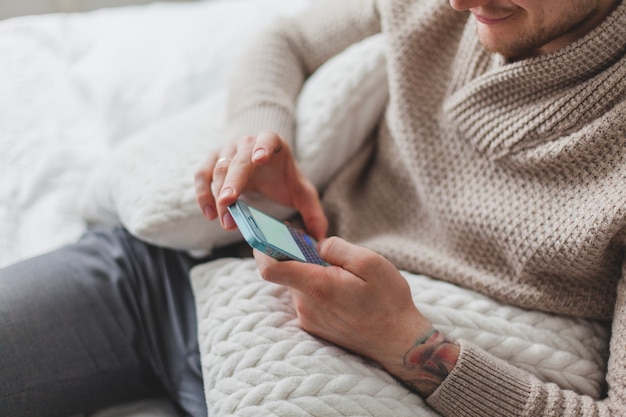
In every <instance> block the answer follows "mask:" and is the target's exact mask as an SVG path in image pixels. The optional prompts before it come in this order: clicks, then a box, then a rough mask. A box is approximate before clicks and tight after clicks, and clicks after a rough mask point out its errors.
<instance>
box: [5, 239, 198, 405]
mask: <svg viewBox="0 0 626 417" xmlns="http://www.w3.org/2000/svg"><path fill="white" fill-rule="evenodd" d="M206 260H208V259H195V258H192V257H190V256H188V255H187V254H186V253H183V252H177V251H173V250H168V249H164V248H159V247H155V246H152V245H149V244H146V243H145V242H142V241H139V240H137V239H135V238H134V237H132V236H131V235H130V234H129V233H128V232H126V231H125V230H123V229H110V230H109V229H100V230H90V231H89V232H87V233H86V234H85V235H84V236H83V237H82V238H81V239H80V241H79V242H77V243H76V244H73V245H70V246H67V247H64V248H61V249H59V250H56V251H54V252H51V253H49V254H46V255H43V256H39V257H35V258H32V259H29V260H27V261H23V262H20V263H17V264H15V265H12V266H9V267H7V268H4V269H1V270H0V416H11V417H22V416H24V417H26V416H37V417H45V416H67V415H71V414H75V413H82V412H89V411H92V410H95V409H99V408H102V407H106V406H110V405H113V404H117V403H120V402H124V401H130V400H135V399H139V398H144V397H150V396H163V395H166V396H168V397H169V398H170V399H171V400H172V403H173V404H174V405H175V407H176V408H177V409H178V410H179V412H180V414H181V415H184V416H194V417H196V416H206V415H207V409H206V402H205V398H204V390H203V385H202V375H201V371H200V359H199V353H198V340H197V334H196V329H197V323H196V314H195V305H194V299H193V294H192V291H191V287H190V283H189V270H190V268H191V267H192V266H193V265H195V264H197V263H199V262H203V261H206Z"/></svg>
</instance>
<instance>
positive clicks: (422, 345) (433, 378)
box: [403, 329, 460, 397]
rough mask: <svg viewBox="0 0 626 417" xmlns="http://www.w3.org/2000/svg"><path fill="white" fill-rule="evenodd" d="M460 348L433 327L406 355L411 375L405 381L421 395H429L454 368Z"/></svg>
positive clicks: (407, 366) (405, 359)
mask: <svg viewBox="0 0 626 417" xmlns="http://www.w3.org/2000/svg"><path fill="white" fill-rule="evenodd" d="M459 350H460V348H459V346H458V345H457V344H456V343H453V342H451V341H450V340H448V339H447V338H446V337H445V336H444V335H443V334H441V333H440V332H439V331H437V330H435V329H432V331H430V332H429V333H427V334H426V335H424V337H421V338H420V339H418V340H417V341H416V342H415V344H414V345H413V346H412V347H411V349H409V350H408V352H407V353H406V354H405V355H404V367H405V369H406V370H407V371H408V372H409V374H410V377H409V378H405V379H403V382H404V383H405V384H407V385H408V386H409V387H410V388H411V389H413V390H415V391H417V393H419V394H420V395H422V396H424V397H427V396H429V395H430V394H432V393H433V392H434V391H435V390H436V389H437V387H438V386H439V385H440V384H441V383H442V382H443V380H444V379H446V377H447V376H448V374H450V372H451V371H452V368H454V365H455V364H456V360H457V358H458V356H459Z"/></svg>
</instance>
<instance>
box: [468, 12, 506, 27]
mask: <svg viewBox="0 0 626 417" xmlns="http://www.w3.org/2000/svg"><path fill="white" fill-rule="evenodd" d="M511 16H513V14H508V15H505V16H487V15H480V14H476V13H474V17H475V18H476V20H478V21H479V22H480V23H482V24H484V25H496V24H498V23H502V22H504V21H505V20H508V19H510V18H511Z"/></svg>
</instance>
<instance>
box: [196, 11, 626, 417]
mask: <svg viewBox="0 0 626 417" xmlns="http://www.w3.org/2000/svg"><path fill="white" fill-rule="evenodd" d="M450 5H451V6H452V8H453V9H454V10H452V9H451V8H450V7H449V6H447V5H443V4H441V2H437V1H432V2H431V1H411V0H399V1H365V0H358V1H345V2H341V4H335V3H333V4H328V3H327V4H326V6H325V7H318V8H316V9H314V10H312V11H309V12H308V13H307V14H306V17H302V18H300V19H299V20H297V21H295V22H284V23H283V24H282V25H281V26H278V30H276V31H275V32H273V33H270V34H268V35H267V36H266V37H265V38H263V39H261V40H259V42H258V43H257V44H256V45H255V46H254V47H253V48H252V52H250V54H248V60H247V61H246V62H244V63H243V64H242V69H241V74H239V75H238V76H237V77H236V81H235V82H234V83H233V84H234V85H236V86H237V88H236V89H235V90H234V91H233V94H232V105H231V109H230V114H231V120H230V123H231V125H232V126H233V132H232V136H233V138H236V137H243V139H240V140H239V141H236V142H235V141H233V144H232V145H230V146H227V147H225V148H224V149H222V150H220V151H219V152H215V153H214V154H213V155H211V156H210V157H209V160H208V162H207V165H206V167H205V168H204V169H202V170H201V171H200V172H199V173H198V175H197V194H198V202H199V204H200V207H201V208H202V209H203V211H204V213H205V214H206V216H207V217H208V218H209V219H215V218H219V219H220V221H221V223H222V225H223V227H225V228H226V229H233V228H234V227H235V226H234V223H233V220H232V218H231V217H230V215H229V214H228V212H227V209H226V207H227V206H228V205H229V204H231V203H233V202H234V201H235V200H236V199H237V198H238V197H239V195H241V194H242V193H244V192H247V191H258V192H261V193H263V194H265V195H267V196H268V197H270V198H272V199H274V200H276V201H278V202H280V203H283V204H286V205H289V206H292V207H294V208H296V209H297V210H298V211H299V212H300V214H301V216H302V220H303V222H304V224H305V226H306V228H307V230H308V231H309V232H310V233H312V234H313V235H315V236H316V237H318V238H323V237H324V236H325V235H326V233H327V224H328V222H327V217H326V214H328V218H329V219H330V223H331V231H332V233H336V234H338V235H339V236H341V237H342V238H345V239H346V240H343V239H340V238H336V237H333V238H329V239H326V240H322V241H321V243H320V246H319V250H320V253H321V255H322V257H323V258H324V259H325V260H326V261H328V262H329V263H330V264H331V265H332V266H331V267H321V266H317V265H310V264H302V263H297V262H277V261H275V260H273V259H271V258H269V257H267V256H265V255H264V254H261V253H255V258H256V260H257V263H258V265H259V268H260V271H261V274H262V275H263V277H264V278H265V279H266V280H268V281H272V282H275V283H278V284H283V285H286V286H288V287H290V288H291V289H292V290H293V291H291V293H292V297H293V301H294V303H295V305H296V307H297V311H298V316H299V320H300V324H301V326H302V328H303V329H305V330H307V331H309V332H310V333H312V334H314V335H317V336H319V337H322V338H324V339H327V340H329V341H331V342H333V343H336V344H338V345H340V346H342V347H345V348H346V349H348V350H351V351H353V352H356V353H359V354H361V355H363V356H367V357H369V358H371V359H374V360H376V361H378V362H379V363H380V364H382V365H383V366H384V367H385V369H387V370H388V371H389V372H390V373H391V374H393V375H394V376H396V377H397V378H399V379H400V380H402V381H404V382H405V383H406V384H407V385H408V386H410V387H411V388H413V389H414V390H415V392H416V393H417V394H419V395H422V396H424V397H426V398H427V402H428V403H429V404H430V405H431V406H432V407H433V408H434V409H435V410H436V411H438V412H439V413H441V414H442V415H444V416H504V415H506V416H513V415H520V416H522V415H524V416H540V415H566V416H571V415H614V416H617V415H624V413H626V285H625V283H624V278H623V274H622V266H623V264H624V251H623V247H624V242H623V236H624V231H625V229H624V227H625V226H626V218H625V217H624V211H623V207H624V203H626V193H624V191H623V178H624V175H626V171H624V167H625V166H626V165H625V164H624V162H626V159H625V157H626V152H625V149H626V147H625V145H626V123H625V122H624V120H626V119H625V117H626V81H625V80H626V71H625V69H624V68H625V67H626V65H625V64H626V56H625V52H626V6H625V5H623V4H621V2H620V1H616V0H589V1H574V0H572V1H562V0H541V1H539V0H517V1H513V0H468V1H462V0H458V1H457V0H451V1H450ZM468 10H469V12H470V14H469V15H468V14H467V13H463V12H466V11H468ZM459 12H461V13H459ZM381 27H382V30H383V32H384V33H385V35H386V40H387V47H388V49H387V55H388V74H389V85H390V99H389V105H388V107H387V109H386V112H385V115H384V117H383V118H382V121H381V126H380V128H379V131H378V135H377V141H376V143H375V145H374V146H373V147H370V148H367V149H366V150H364V151H363V152H362V154H361V155H359V156H357V157H356V158H355V160H353V161H350V162H349V164H348V165H347V166H346V168H345V169H344V170H343V172H341V173H340V174H339V176H338V177H337V178H335V179H334V180H333V182H332V184H331V185H330V186H329V188H328V189H327V190H325V192H324V196H323V203H321V202H320V200H319V199H318V196H317V193H316V192H315V190H314V189H313V187H312V186H311V185H310V183H309V182H308V181H307V180H306V178H304V177H303V176H302V174H301V173H300V171H299V169H298V167H297V164H296V163H295V162H294V159H293V156H292V154H291V151H290V147H289V142H290V140H291V138H292V135H293V132H292V130H293V129H292V122H293V116H292V114H293V103H294V99H295V97H296V95H297V92H298V90H299V88H300V86H301V84H302V81H303V80H304V79H305V78H306V77H307V76H308V75H309V74H310V73H311V72H313V71H315V69H316V68H317V67H318V66H319V65H321V63H323V62H324V61H325V60H326V59H328V58H329V57H330V56H332V55H334V54H335V53H337V52H338V51H340V50H342V49H343V48H345V47H346V46H347V45H349V44H351V43H352V42H354V41H356V40H359V39H361V38H363V37H365V36H367V35H370V34H372V33H375V32H376V31H378V30H379V29H380V28H381ZM254 51H256V53H255V52H254ZM278 57H280V58H278ZM268 129H269V131H268ZM259 132H261V133H259ZM246 135H252V136H246ZM340 139H341V138H338V139H337V140H340ZM600 166H602V167H601V168H600ZM322 207H323V208H324V209H322ZM591 213H593V214H591ZM347 241H350V242H352V243H348V242H347ZM354 243H356V244H358V245H360V246H355V245H354ZM361 246H362V247H361ZM365 247H366V248H367V249H366V248H365ZM381 255H382V256H381ZM383 256H384V257H383ZM396 267H398V268H401V269H407V270H410V271H413V272H419V273H423V274H426V275H430V276H432V277H435V278H440V279H442V280H446V281H449V282H453V283H456V284H459V285H462V286H466V287H469V288H472V289H474V290H477V291H481V292H483V293H485V294H488V295H490V296H492V297H494V298H497V299H499V300H502V301H505V302H509V303H511V304H514V305H518V306H521V307H524V308H531V309H539V310H544V311H549V312H552V313H555V314H567V315H574V316H582V317H585V318H589V319H600V320H613V327H612V329H613V335H612V341H611V342H612V348H611V358H610V361H609V364H608V372H607V384H608V396H607V397H606V398H605V399H603V400H593V399H591V398H588V397H584V396H581V395H576V394H574V393H573V392H569V391H565V390H561V389H560V388H558V387H556V386H555V385H554V384H545V383H542V382H541V381H539V380H537V379H536V378H534V377H532V376H531V375H529V374H528V373H526V372H523V371H521V370H519V369H516V368H514V367H512V366H510V365H508V364H504V363H502V362H500V361H498V360H497V359H495V358H493V357H491V356H490V355H489V354H487V353H486V352H484V351H482V350H480V349H479V348H476V347H474V346H471V345H470V344H462V345H459V344H457V343H455V342H453V341H450V340H448V339H447V338H446V337H445V336H444V335H443V334H441V333H440V332H439V331H437V330H436V329H434V328H433V326H432V325H431V324H430V323H429V322H428V321H427V320H426V319H425V318H424V317H423V316H422V315H421V314H420V312H419V309H418V308H416V306H415V305H414V304H413V302H412V300H411V297H410V294H409V290H408V286H407V285H406V282H405V281H404V279H403V278H402V277H401V275H400V274H399V273H398V271H397V270H396Z"/></svg>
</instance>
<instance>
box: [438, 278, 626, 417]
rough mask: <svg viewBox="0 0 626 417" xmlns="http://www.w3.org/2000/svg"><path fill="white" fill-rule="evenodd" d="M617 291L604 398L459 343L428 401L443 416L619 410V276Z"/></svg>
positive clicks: (623, 288)
mask: <svg viewBox="0 0 626 417" xmlns="http://www.w3.org/2000/svg"><path fill="white" fill-rule="evenodd" d="M623 276H624V272H623V273H622V277H623ZM617 294H618V295H617V301H616V306H615V314H614V317H613V324H612V336H611V345H610V346H611V348H610V349H611V351H610V357H609V361H608V367H607V376H606V381H607V385H608V395H607V396H606V397H605V398H603V399H601V400H596V399H593V398H591V397H588V396H583V395H578V394H576V393H575V392H573V391H568V390H563V389H561V388H559V387H558V386H557V385H555V384H552V383H543V382H542V381H540V380H539V379H537V378H536V377H535V376H533V375H531V374H529V373H527V372H525V371H522V370H520V369H518V368H516V367H513V366H512V365H510V364H508V363H506V362H504V361H502V360H499V359H497V358H495V357H493V356H491V355H490V354H488V353H486V352H485V351H483V350H481V349H480V348H478V347H476V346H473V345H471V344H469V343H462V346H461V355H460V356H459V360H458V362H457V364H456V366H455V368H454V369H453V371H452V373H450V375H449V376H448V378H446V380H445V381H444V382H443V384H441V386H439V388H438V389H437V390H436V391H435V392H434V393H433V394H432V395H431V396H430V397H429V398H428V400H427V401H428V404H429V405H430V406H431V407H433V408H434V409H435V410H437V411H438V412H439V413H441V414H442V415H443V416H455V417H470V416H472V417H489V416H507V417H516V416H524V417H535V416H537V417H538V416H555V417H556V416H568V417H573V416H581V417H582V416H606V417H609V416H610V417H617V416H625V415H626V279H625V278H622V279H621V280H620V282H619V284H618V291H617Z"/></svg>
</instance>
